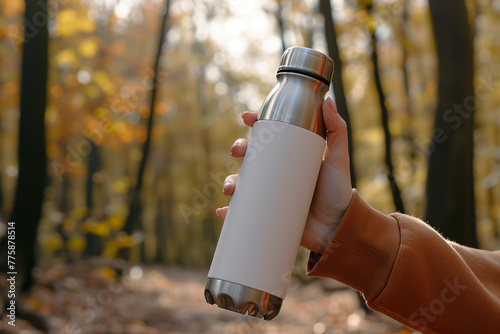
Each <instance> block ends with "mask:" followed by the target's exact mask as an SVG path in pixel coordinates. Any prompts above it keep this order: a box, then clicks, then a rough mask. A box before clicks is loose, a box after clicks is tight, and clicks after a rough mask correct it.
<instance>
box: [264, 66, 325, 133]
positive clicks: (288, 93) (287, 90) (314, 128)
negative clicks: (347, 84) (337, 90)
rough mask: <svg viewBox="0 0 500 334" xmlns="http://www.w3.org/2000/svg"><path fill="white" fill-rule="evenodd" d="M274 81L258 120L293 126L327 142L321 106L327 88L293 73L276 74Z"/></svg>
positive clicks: (306, 76)
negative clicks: (312, 133) (276, 80)
mask: <svg viewBox="0 0 500 334" xmlns="http://www.w3.org/2000/svg"><path fill="white" fill-rule="evenodd" d="M277 79H278V83H277V84H276V86H275V87H274V89H273V90H272V91H271V93H270V94H269V95H268V97H267V99H266V100H265V101H264V104H263V105H262V108H261V110H260V113H259V120H272V121H278V122H284V123H288V124H292V125H296V126H299V127H301V128H304V129H306V130H309V131H311V132H314V133H316V134H317V135H319V136H321V137H323V138H326V129H325V125H324V122H323V113H322V104H323V101H324V100H325V94H326V92H327V91H328V89H329V87H328V86H327V85H326V84H325V83H324V82H323V81H320V80H318V79H315V78H312V77H311V76H309V75H306V74H300V73H295V72H278V74H277Z"/></svg>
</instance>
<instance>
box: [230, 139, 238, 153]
mask: <svg viewBox="0 0 500 334" xmlns="http://www.w3.org/2000/svg"><path fill="white" fill-rule="evenodd" d="M238 146H240V143H238V142H235V143H234V144H233V146H231V148H230V149H229V153H230V154H231V155H233V149H235V148H236V147H238Z"/></svg>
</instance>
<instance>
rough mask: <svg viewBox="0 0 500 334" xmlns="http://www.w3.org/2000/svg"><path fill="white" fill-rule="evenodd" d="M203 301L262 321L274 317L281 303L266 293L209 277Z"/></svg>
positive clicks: (279, 299)
mask: <svg viewBox="0 0 500 334" xmlns="http://www.w3.org/2000/svg"><path fill="white" fill-rule="evenodd" d="M205 300H206V301H207V303H209V304H217V305H218V306H219V307H220V308H224V309H226V310H230V311H233V312H238V313H241V314H248V315H251V316H253V317H256V318H264V320H271V319H273V318H274V317H276V316H277V315H278V313H279V311H280V309H281V304H282V303H283V299H282V298H279V297H277V296H274V295H271V294H269V293H267V292H264V291H260V290H257V289H253V288H249V287H247V286H243V285H240V284H235V283H232V282H228V281H223V280H220V279H216V278H210V277H209V278H208V281H207V285H206V287H205Z"/></svg>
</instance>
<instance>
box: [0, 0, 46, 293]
mask: <svg viewBox="0 0 500 334" xmlns="http://www.w3.org/2000/svg"><path fill="white" fill-rule="evenodd" d="M25 8H26V9H25V14H24V21H25V23H26V24H25V28H24V43H23V50H22V61H21V96H20V118H19V147H18V158H19V160H18V161H19V175H18V178H17V185H16V194H15V198H14V207H13V210H12V214H11V217H10V220H9V221H11V222H13V223H14V224H15V227H16V239H15V244H16V261H15V262H16V265H15V268H9V270H8V271H16V272H17V273H18V275H19V276H21V277H22V278H23V279H22V280H20V281H21V282H22V285H21V286H18V288H19V289H20V291H27V290H28V289H29V288H30V287H31V286H32V284H33V276H32V274H31V271H32V269H33V267H34V266H35V263H36V259H35V244H36V235H37V229H38V222H39V220H40V217H41V213H42V202H43V194H44V189H45V185H46V181H47V168H46V165H47V157H46V152H45V147H46V146H45V123H44V117H45V108H46V106H47V71H48V54H47V52H48V51H47V50H48V31H47V0H40V1H37V0H26V7H25ZM1 243H2V246H1V248H2V249H3V250H6V249H7V244H8V240H7V238H4V239H2V242H1ZM6 258H7V257H6V256H5V257H3V256H2V259H1V260H2V261H3V260H4V259H6Z"/></svg>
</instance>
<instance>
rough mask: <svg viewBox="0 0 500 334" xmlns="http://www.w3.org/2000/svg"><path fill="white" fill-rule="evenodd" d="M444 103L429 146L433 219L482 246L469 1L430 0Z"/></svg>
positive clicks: (455, 236)
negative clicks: (478, 220)
mask: <svg viewBox="0 0 500 334" xmlns="http://www.w3.org/2000/svg"><path fill="white" fill-rule="evenodd" d="M429 9H430V13H431V20H432V26H433V31H434V39H435V42H436V50H437V57H438V94H439V95H438V105H437V110H436V119H435V125H434V131H433V134H432V138H431V144H430V147H429V154H430V155H429V170H428V176H427V213H426V216H427V220H428V221H429V224H431V225H432V226H434V227H436V228H437V229H438V230H439V231H440V232H441V233H442V234H443V236H444V237H446V238H449V239H451V240H454V241H456V242H458V243H461V244H464V245H468V246H471V247H477V239H476V229H475V206H474V180H473V165H472V159H473V138H472V135H473V126H474V122H473V118H474V111H475V95H474V86H473V39H472V31H471V27H470V25H469V19H468V16H467V8H466V5H465V1H464V0H461V1H456V0H439V1H437V0H430V1H429Z"/></svg>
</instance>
